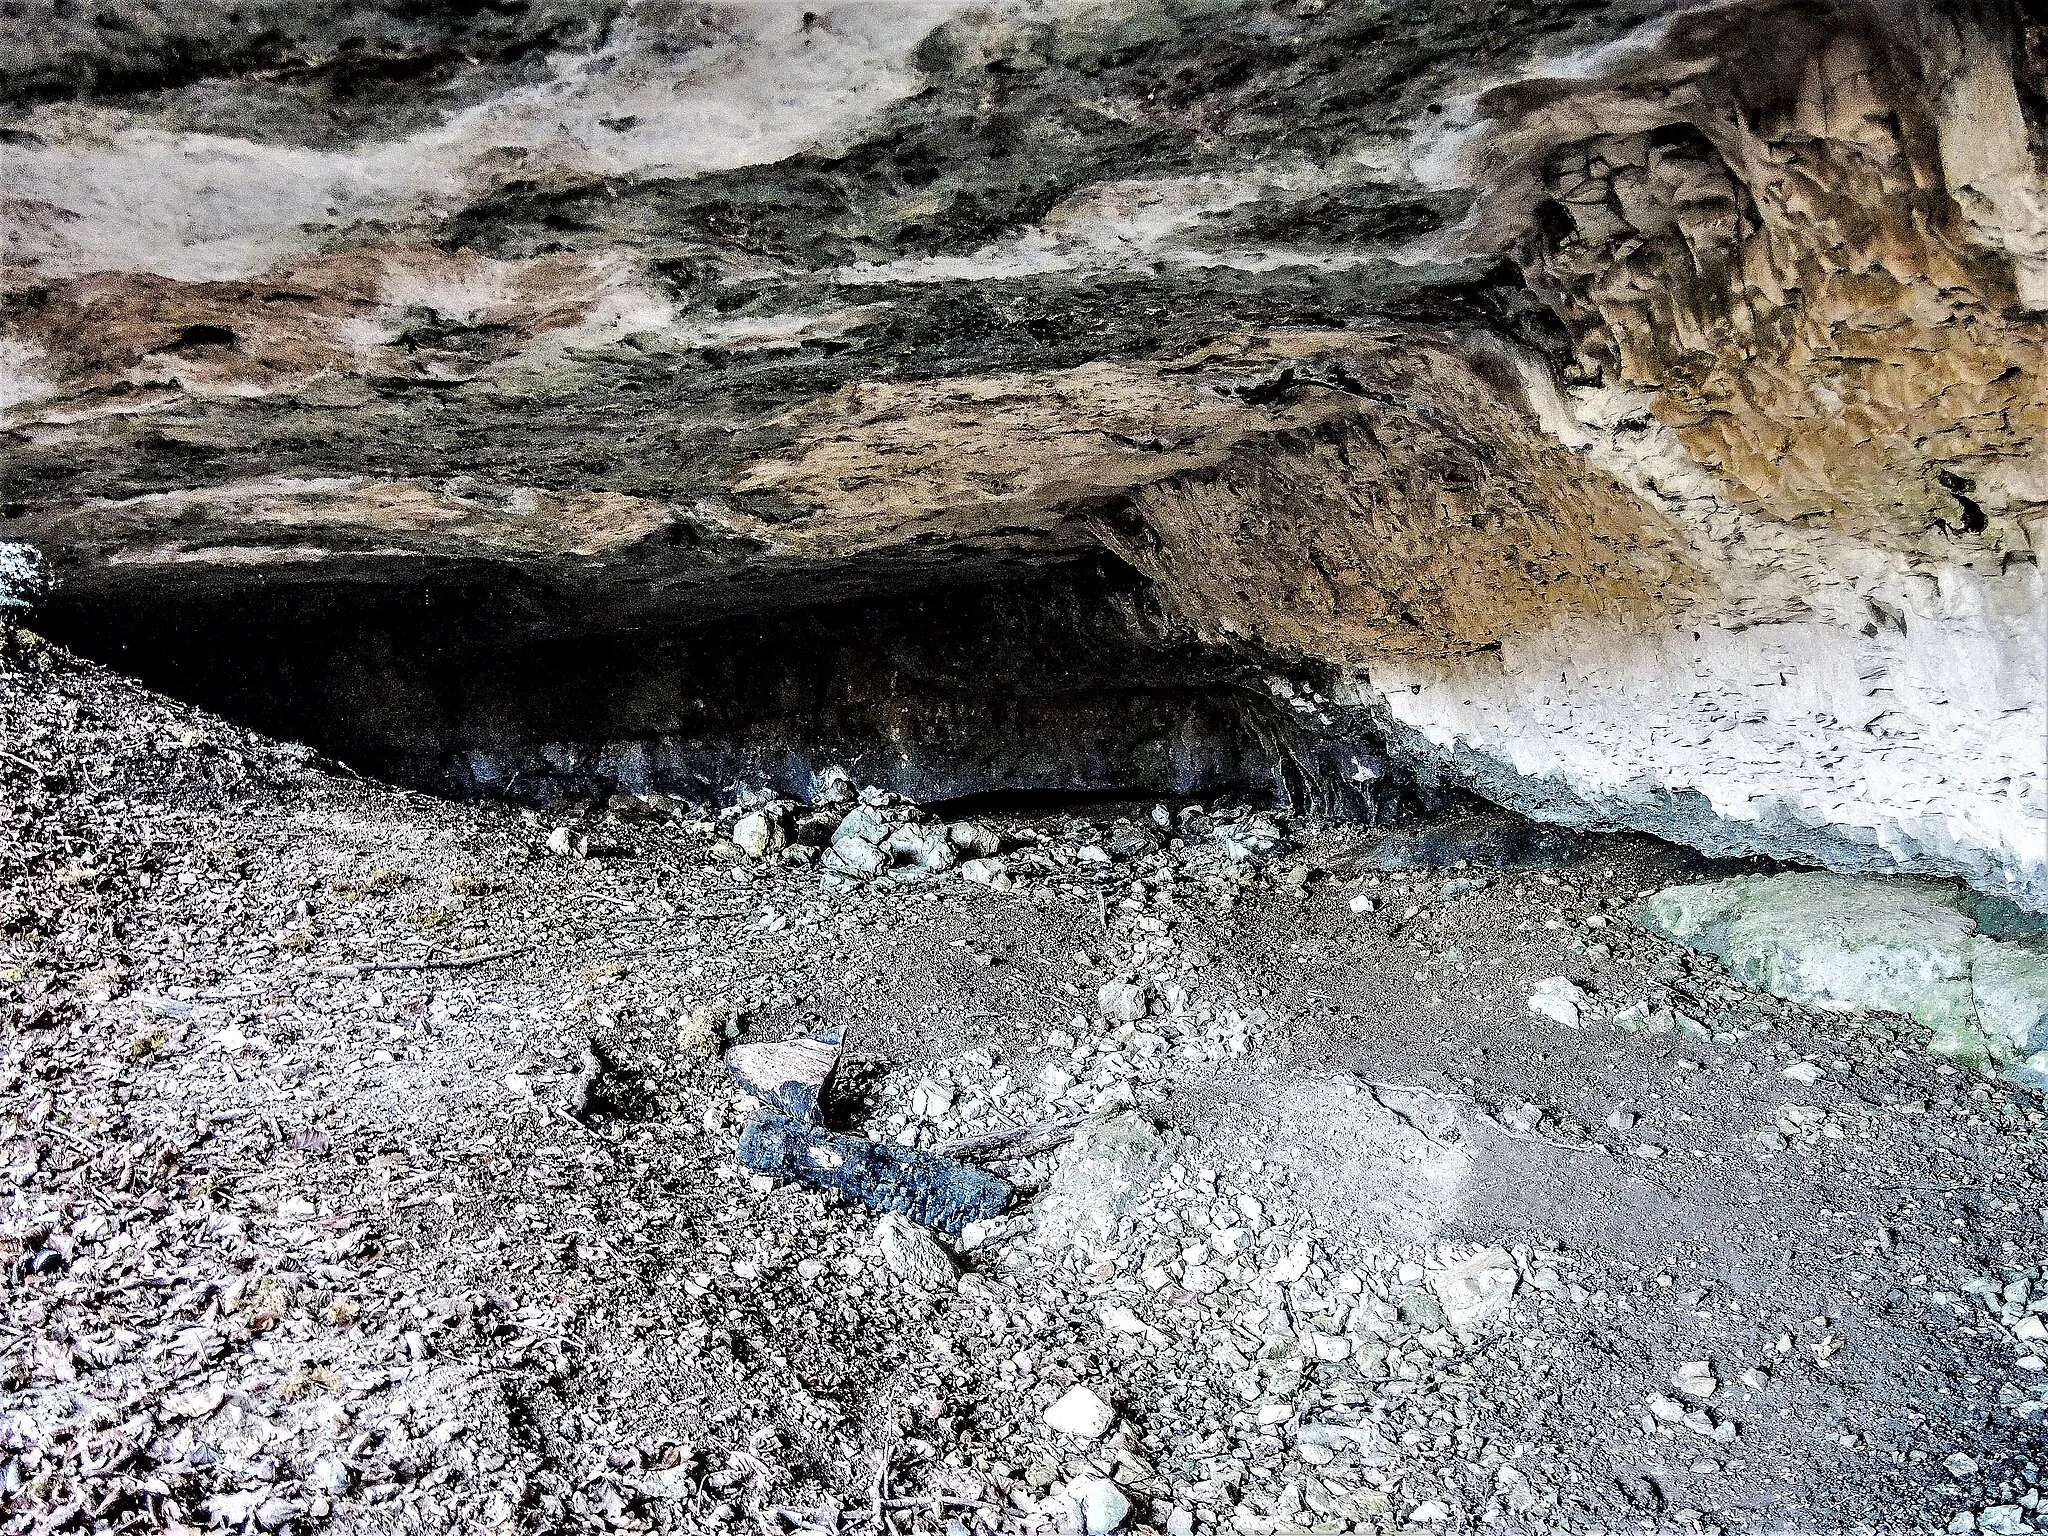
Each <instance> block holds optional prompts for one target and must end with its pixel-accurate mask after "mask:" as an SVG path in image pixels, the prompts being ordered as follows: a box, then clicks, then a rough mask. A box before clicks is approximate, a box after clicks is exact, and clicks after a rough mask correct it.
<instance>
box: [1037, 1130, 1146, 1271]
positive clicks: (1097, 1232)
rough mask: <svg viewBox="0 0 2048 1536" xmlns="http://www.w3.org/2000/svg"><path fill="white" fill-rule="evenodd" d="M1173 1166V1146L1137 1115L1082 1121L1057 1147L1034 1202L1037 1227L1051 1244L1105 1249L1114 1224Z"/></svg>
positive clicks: (1115, 1227)
mask: <svg viewBox="0 0 2048 1536" xmlns="http://www.w3.org/2000/svg"><path fill="white" fill-rule="evenodd" d="M1172 1165H1173V1149H1172V1147H1170V1146H1169V1145H1168V1144H1167V1141H1166V1139H1165V1137H1163V1136H1162V1135H1161V1134H1160V1133H1159V1132H1158V1131H1157V1130H1156V1129H1155V1128H1154V1127H1153V1126H1152V1124H1151V1122H1150V1121H1148V1120H1146V1119H1145V1118H1144V1117H1143V1116H1142V1115H1136V1114H1130V1113H1119V1114H1111V1115H1105V1116H1101V1117H1099V1118H1096V1119H1092V1120H1088V1121H1084V1122H1083V1123H1082V1124H1081V1125H1080V1127H1079V1128H1077V1129H1076V1130H1075V1132H1074V1139H1073V1140H1072V1141H1070V1142H1068V1143H1067V1144H1066V1145H1065V1146H1064V1147H1062V1148H1061V1149H1060V1154H1059V1161H1058V1163H1057V1164H1056V1165H1055V1166H1054V1168H1053V1174H1052V1179H1051V1181H1050V1182H1049V1184H1048V1185H1047V1188H1046V1192H1045V1194H1044V1196H1043V1197H1042V1198H1041V1199H1040V1200H1039V1202H1038V1230H1039V1234H1040V1236H1041V1237H1043V1238H1044V1239H1046V1240H1047V1241H1049V1242H1052V1243H1055V1244H1072V1245H1074V1246H1076V1247H1081V1248H1086V1249H1090V1250H1099V1249H1105V1248H1108V1247H1110V1246H1111V1245H1112V1244H1113V1243H1114V1241H1115V1239H1116V1236H1117V1227H1118V1224H1119V1223H1120V1222H1121V1221H1122V1220H1123V1218H1124V1217H1125V1216H1127V1215H1129V1214H1130V1211H1131V1208H1132V1207H1133V1206H1134V1205H1136V1204H1137V1202H1138V1201H1139V1200H1140V1199H1141V1198H1143V1196H1144V1194H1145V1191H1146V1190H1148V1189H1150V1188H1151V1187H1152V1186H1153V1184H1154V1183H1156V1182H1157V1181H1158V1179H1159V1178H1160V1176H1161V1175H1162V1174H1164V1173H1165V1172H1166V1170H1167V1169H1168V1168H1170V1167H1171V1166H1172Z"/></svg>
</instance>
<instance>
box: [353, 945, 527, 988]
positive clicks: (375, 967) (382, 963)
mask: <svg viewBox="0 0 2048 1536" xmlns="http://www.w3.org/2000/svg"><path fill="white" fill-rule="evenodd" d="M532 948H533V946H532V945H531V944H515V945H514V946H513V947H512V948H510V949H489V950H485V951H484V952H483V953H481V954H475V955H457V956H454V957H453V958H451V959H447V960H363V961H359V962H356V963H354V964H350V965H329V966H323V967H321V969H320V970H319V971H318V972H317V973H316V974H317V975H321V976H328V977H336V978H340V979H342V980H347V979H348V978H350V977H354V976H366V975H368V974H369V973H370V972H372V971H466V970H468V969H469V968H470V967H471V966H473V965H489V964H491V963H492V962H493V961H496V960H510V959H513V958H514V957H515V956H518V955H523V954H525V953H526V952H527V951H528V950H530V949H532Z"/></svg>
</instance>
